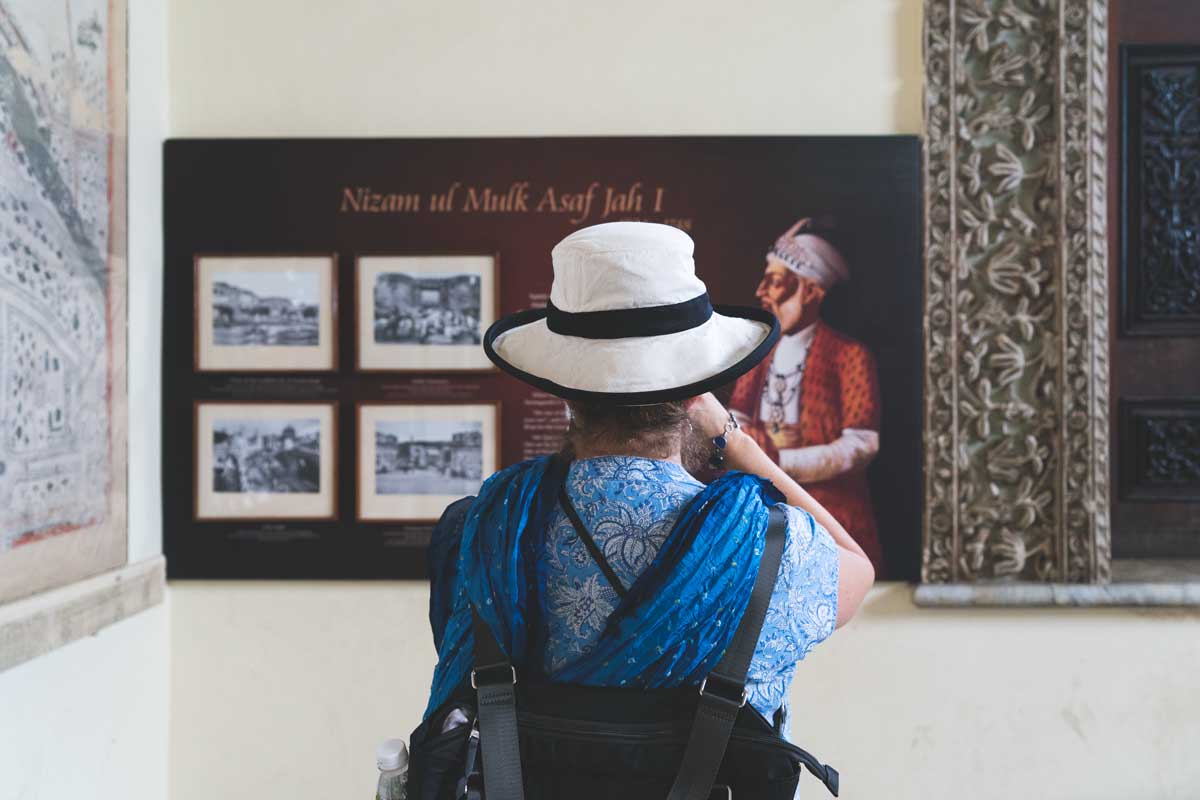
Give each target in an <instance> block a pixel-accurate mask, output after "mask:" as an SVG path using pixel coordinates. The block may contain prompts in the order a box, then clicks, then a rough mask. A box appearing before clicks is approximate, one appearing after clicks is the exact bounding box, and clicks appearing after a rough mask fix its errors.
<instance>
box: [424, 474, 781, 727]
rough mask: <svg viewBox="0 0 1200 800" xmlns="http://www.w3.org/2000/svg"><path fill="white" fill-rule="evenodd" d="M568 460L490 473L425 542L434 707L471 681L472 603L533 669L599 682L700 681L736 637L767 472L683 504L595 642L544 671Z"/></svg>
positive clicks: (527, 670) (526, 668)
mask: <svg viewBox="0 0 1200 800" xmlns="http://www.w3.org/2000/svg"><path fill="white" fill-rule="evenodd" d="M568 466H569V464H568V462H566V460H565V459H562V458H560V457H558V456H544V457H542V458H535V459H532V460H529V461H524V462H522V463H520V464H516V465H514V466H511V467H508V468H507V469H504V470H502V471H500V472H497V473H496V474H495V475H493V476H492V477H490V478H489V479H488V480H487V481H486V482H485V483H484V484H483V487H482V488H481V489H480V492H479V496H478V497H476V498H474V499H473V500H471V499H470V498H468V499H465V500H460V501H459V502H458V503H455V504H454V505H452V506H450V507H449V508H448V509H447V511H446V513H445V514H444V515H443V517H442V520H441V521H440V522H439V523H438V525H437V527H436V528H435V529H434V532H433V538H432V541H431V543H430V548H429V560H430V564H429V566H430V576H431V581H432V583H431V590H430V601H429V620H430V625H431V627H432V629H433V639H434V646H435V647H436V648H437V652H438V665H437V669H436V670H435V671H434V674H433V688H432V691H431V692H430V697H429V705H428V707H427V708H426V710H425V714H426V716H428V715H429V714H430V713H432V712H433V711H434V710H435V709H437V708H438V707H439V706H440V705H442V704H443V703H444V702H445V701H446V699H447V698H448V697H450V695H451V694H452V693H453V692H454V691H455V690H456V689H458V688H459V687H461V686H462V685H463V684H464V682H465V681H466V680H467V677H468V676H469V674H470V672H471V667H472V665H473V662H474V636H473V634H472V631H471V604H472V603H474V604H475V607H476V608H477V609H478V610H479V613H480V616H481V617H482V618H483V620H484V621H485V622H486V623H487V624H488V626H489V627H490V628H491V629H492V632H493V633H494V634H495V635H496V639H497V641H499V642H500V644H501V646H502V647H503V648H504V649H505V652H506V653H507V654H508V655H509V658H510V659H511V660H512V662H513V663H514V664H515V665H516V666H517V669H518V672H519V673H520V674H522V675H524V676H526V677H540V678H544V679H549V680H553V681H559V682H566V683H580V684H588V685H594V686H630V687H643V688H657V687H667V686H679V685H686V684H689V683H699V682H700V680H701V679H702V678H703V677H704V676H705V675H707V674H708V673H709V672H710V671H711V670H712V668H713V667H714V666H716V663H717V662H718V661H719V660H720V659H721V655H722V654H723V653H724V652H725V649H726V648H727V647H728V646H729V642H730V641H731V640H732V638H733V634H734V632H735V631H736V629H737V625H738V622H739V621H740V620H741V618H742V614H743V613H744V612H745V610H746V606H747V605H748V604H749V602H750V591H751V589H752V588H753V586H754V578H755V575H757V573H758V565H759V561H760V560H761V558H762V551H763V542H764V540H765V537H766V531H767V522H768V508H769V507H770V506H771V505H773V504H775V503H778V502H782V501H783V495H782V494H780V493H779V491H778V490H777V489H776V488H775V487H774V486H772V485H771V484H770V483H769V482H768V481H766V480H763V479H762V478H758V477H755V476H753V475H748V474H746V473H743V472H730V473H726V474H725V475H723V476H722V477H720V478H719V479H717V480H716V481H714V482H713V483H711V484H709V485H708V486H706V487H705V488H704V489H703V490H701V492H700V493H699V494H698V495H697V496H696V498H695V499H694V500H693V501H692V502H691V503H689V504H688V505H687V506H685V508H684V509H683V511H682V512H681V513H680V515H679V518H678V519H677V520H676V522H675V525H674V527H673V528H672V529H671V532H670V533H669V534H668V535H667V538H666V541H664V542H663V545H662V547H661V548H660V549H659V551H658V554H657V555H656V556H655V557H654V560H653V561H652V562H651V563H650V566H649V567H648V568H647V569H646V571H645V572H643V573H642V574H641V575H640V576H639V577H638V578H637V580H636V581H635V582H634V584H633V586H631V587H630V588H629V591H628V593H627V594H626V596H625V597H624V598H623V599H622V600H621V601H620V603H619V604H618V606H617V608H616V610H615V611H614V612H613V613H612V615H611V616H610V617H609V620H608V624H607V626H606V627H605V629H604V631H603V632H602V633H601V635H600V638H599V640H598V641H597V642H596V644H595V646H594V647H592V648H591V649H590V650H588V651H587V652H586V653H584V654H583V655H582V656H580V657H579V658H578V659H577V660H575V661H573V662H571V663H570V664H567V665H565V666H563V667H562V668H561V669H558V670H556V671H554V672H553V673H552V674H548V675H547V674H544V673H543V670H542V653H543V646H544V643H545V637H546V630H547V628H546V622H545V619H546V613H547V612H546V608H545V604H544V600H543V598H544V597H545V591H544V589H545V570H544V569H543V568H542V562H543V559H544V558H545V552H546V531H547V526H548V524H549V523H550V521H551V514H552V512H553V511H554V506H555V503H556V502H557V497H558V492H559V490H560V489H561V488H562V486H563V484H564V482H565V480H566V474H567V468H568Z"/></svg>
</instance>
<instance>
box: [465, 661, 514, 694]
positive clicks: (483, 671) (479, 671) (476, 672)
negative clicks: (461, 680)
mask: <svg viewBox="0 0 1200 800" xmlns="http://www.w3.org/2000/svg"><path fill="white" fill-rule="evenodd" d="M504 667H508V668H509V669H510V670H512V682H513V683H514V684H515V683H516V682H517V668H516V667H514V666H513V665H512V664H489V665H487V666H485V667H478V668H476V669H473V670H471V688H472V689H476V690H477V689H479V682H478V676H480V675H482V676H483V677H484V678H487V677H489V675H488V674H487V673H488V672H491V671H494V670H502V669H504ZM497 677H499V676H497ZM503 682H504V681H503V679H500V680H485V681H484V683H487V684H496V683H503Z"/></svg>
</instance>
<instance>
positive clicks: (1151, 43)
mask: <svg viewBox="0 0 1200 800" xmlns="http://www.w3.org/2000/svg"><path fill="white" fill-rule="evenodd" d="M1109 48H1110V49H1109V91H1110V93H1109V120H1110V122H1109V197H1108V202H1109V220H1110V234H1109V254H1110V275H1109V277H1110V280H1111V287H1112V292H1111V295H1112V305H1111V312H1112V330H1111V333H1112V411H1113V414H1112V422H1113V424H1112V442H1113V452H1112V456H1113V458H1112V470H1113V472H1112V477H1113V493H1112V524H1113V555H1114V556H1115V557H1117V558H1147V557H1192V558H1196V557H1200V2H1198V0H1111V1H1110V24H1109Z"/></svg>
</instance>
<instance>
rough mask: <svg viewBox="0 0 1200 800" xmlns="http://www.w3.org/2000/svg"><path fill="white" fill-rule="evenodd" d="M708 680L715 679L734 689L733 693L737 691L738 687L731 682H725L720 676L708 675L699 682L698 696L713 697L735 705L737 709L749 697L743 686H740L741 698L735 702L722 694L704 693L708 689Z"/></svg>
mask: <svg viewBox="0 0 1200 800" xmlns="http://www.w3.org/2000/svg"><path fill="white" fill-rule="evenodd" d="M709 678H716V679H717V680H718V681H724V682H725V683H727V684H729V685H730V686H731V687H734V690H735V691H736V690H737V688H739V687H738V684H736V683H734V682H733V681H729V680H725V679H723V678H721V676H720V675H716V674H709V675H707V676H705V678H704V680H702V681H700V696H701V697H715V698H717V699H718V700H724V701H725V702H726V703H736V704H737V707H738V708H741V707H742V706H744V705H746V698H747V697H748V696H749V694H750V693H749V691H748V690H747V689H746V687H745V686H741V687H740V688H741V690H742V696H741V698H740V699H737V700H735V699H734V698H732V697H727V696H725V695H723V694H720V693H718V692H706V691H704V690H705V689H706V688H708V679H709Z"/></svg>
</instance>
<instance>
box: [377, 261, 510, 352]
mask: <svg viewBox="0 0 1200 800" xmlns="http://www.w3.org/2000/svg"><path fill="white" fill-rule="evenodd" d="M498 270H499V258H498V257H497V256H496V255H495V254H479V253H463V254H422V255H360V256H359V257H358V258H357V262H356V268H355V320H356V322H357V325H356V327H357V331H356V337H357V341H356V345H357V347H356V352H357V359H358V360H357V366H358V369H359V370H361V371H365V372H371V371H387V372H443V371H444V372H482V371H490V370H493V369H494V367H493V366H492V363H491V362H490V361H489V360H488V358H487V356H486V355H485V354H484V352H483V346H482V342H483V334H484V332H485V331H487V329H488V327H489V326H491V324H492V323H493V322H495V321H496V317H497V312H498V294H497V274H498Z"/></svg>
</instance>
